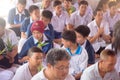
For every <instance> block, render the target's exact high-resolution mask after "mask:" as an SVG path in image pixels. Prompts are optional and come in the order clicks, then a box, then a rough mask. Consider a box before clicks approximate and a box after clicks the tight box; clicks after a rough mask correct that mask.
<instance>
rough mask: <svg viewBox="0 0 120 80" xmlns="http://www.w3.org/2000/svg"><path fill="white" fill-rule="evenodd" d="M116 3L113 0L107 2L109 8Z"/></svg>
mask: <svg viewBox="0 0 120 80" xmlns="http://www.w3.org/2000/svg"><path fill="white" fill-rule="evenodd" d="M116 5H117V3H116V2H115V1H111V2H109V4H108V6H109V8H111V7H112V6H116Z"/></svg>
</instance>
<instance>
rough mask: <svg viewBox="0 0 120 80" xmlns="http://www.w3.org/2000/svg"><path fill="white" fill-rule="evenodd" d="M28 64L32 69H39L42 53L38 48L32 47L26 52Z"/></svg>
mask: <svg viewBox="0 0 120 80" xmlns="http://www.w3.org/2000/svg"><path fill="white" fill-rule="evenodd" d="M28 56H29V63H30V64H31V65H32V66H34V67H39V66H40V65H41V64H42V59H43V52H42V50H41V49H40V48H38V47H32V48H30V49H29V51H28Z"/></svg>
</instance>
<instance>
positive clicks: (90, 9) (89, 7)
mask: <svg viewBox="0 0 120 80" xmlns="http://www.w3.org/2000/svg"><path fill="white" fill-rule="evenodd" d="M73 6H74V7H75V8H76V10H79V4H78V2H76V3H75V4H74V5H73ZM86 14H90V15H91V16H93V10H92V7H91V6H90V5H88V7H87V10H86Z"/></svg>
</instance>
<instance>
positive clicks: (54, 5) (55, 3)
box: [53, 0, 62, 7]
mask: <svg viewBox="0 0 120 80" xmlns="http://www.w3.org/2000/svg"><path fill="white" fill-rule="evenodd" d="M61 4H62V2H61V1H59V0H55V1H54V3H53V7H56V6H58V5H61Z"/></svg>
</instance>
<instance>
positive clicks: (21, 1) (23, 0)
mask: <svg viewBox="0 0 120 80" xmlns="http://www.w3.org/2000/svg"><path fill="white" fill-rule="evenodd" d="M25 7H26V0H18V2H17V10H18V11H19V13H22V12H23V11H24V10H25Z"/></svg>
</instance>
